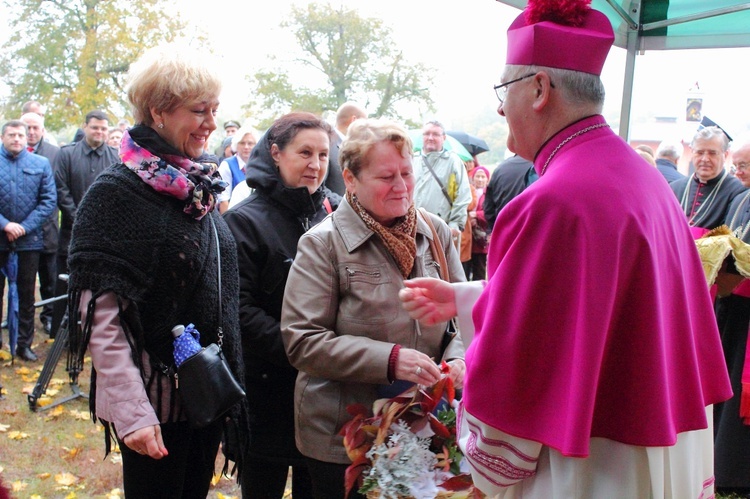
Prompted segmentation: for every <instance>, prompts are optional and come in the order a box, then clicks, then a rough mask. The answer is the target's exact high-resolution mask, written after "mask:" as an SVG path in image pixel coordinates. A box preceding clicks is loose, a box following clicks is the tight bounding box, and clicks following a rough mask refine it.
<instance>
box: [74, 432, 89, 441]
mask: <svg viewBox="0 0 750 499" xmlns="http://www.w3.org/2000/svg"><path fill="white" fill-rule="evenodd" d="M73 436H74V437H75V438H77V439H78V440H83V439H84V438H86V435H84V434H83V433H79V432H75V433H74V434H73Z"/></svg>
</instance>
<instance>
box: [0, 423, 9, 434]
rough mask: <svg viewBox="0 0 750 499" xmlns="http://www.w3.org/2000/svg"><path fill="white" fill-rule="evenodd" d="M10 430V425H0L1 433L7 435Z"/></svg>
mask: <svg viewBox="0 0 750 499" xmlns="http://www.w3.org/2000/svg"><path fill="white" fill-rule="evenodd" d="M8 428H10V425H9V424H2V423H0V433H5V432H6V431H8Z"/></svg>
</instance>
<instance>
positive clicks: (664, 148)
mask: <svg viewBox="0 0 750 499" xmlns="http://www.w3.org/2000/svg"><path fill="white" fill-rule="evenodd" d="M682 151H683V147H682V143H680V142H672V141H670V140H662V141H661V144H659V147H657V148H656V157H657V158H674V159H675V160H678V159H680V156H682Z"/></svg>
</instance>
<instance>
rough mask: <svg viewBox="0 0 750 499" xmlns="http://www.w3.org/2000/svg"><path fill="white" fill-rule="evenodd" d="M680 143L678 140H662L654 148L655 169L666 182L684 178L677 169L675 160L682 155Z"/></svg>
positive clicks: (678, 159)
mask: <svg viewBox="0 0 750 499" xmlns="http://www.w3.org/2000/svg"><path fill="white" fill-rule="evenodd" d="M682 149H683V147H682V144H681V143H679V142H670V141H668V140H664V141H662V143H661V144H659V147H658V148H657V149H656V169H657V170H659V173H661V174H662V175H663V176H664V178H665V179H666V180H667V182H674V181H675V180H680V179H682V178H685V175H683V174H682V173H680V172H679V171H677V162H678V161H680V156H681V155H682Z"/></svg>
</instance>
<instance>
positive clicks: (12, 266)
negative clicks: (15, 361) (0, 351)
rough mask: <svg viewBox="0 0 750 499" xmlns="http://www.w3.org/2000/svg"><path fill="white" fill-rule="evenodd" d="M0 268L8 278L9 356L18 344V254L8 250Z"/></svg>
mask: <svg viewBox="0 0 750 499" xmlns="http://www.w3.org/2000/svg"><path fill="white" fill-rule="evenodd" d="M0 270H2V273H3V275H4V276H5V278H6V279H7V280H8V316H7V318H6V320H7V321H8V346H9V347H10V354H11V356H15V355H16V346H17V344H18V283H17V282H16V281H17V280H18V254H17V253H16V252H15V251H11V252H10V254H9V255H8V261H7V263H6V264H5V266H4V267H3V268H2V269H0Z"/></svg>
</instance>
